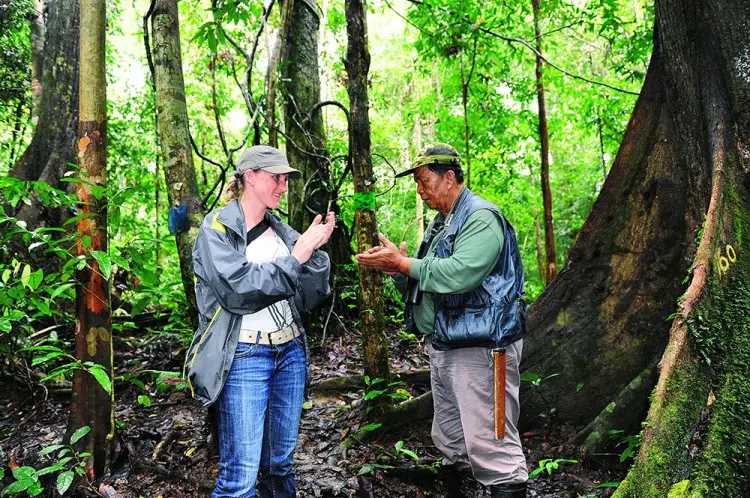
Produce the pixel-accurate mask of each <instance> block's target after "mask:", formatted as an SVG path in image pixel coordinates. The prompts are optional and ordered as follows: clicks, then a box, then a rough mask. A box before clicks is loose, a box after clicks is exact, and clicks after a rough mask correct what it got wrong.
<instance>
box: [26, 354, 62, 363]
mask: <svg viewBox="0 0 750 498" xmlns="http://www.w3.org/2000/svg"><path fill="white" fill-rule="evenodd" d="M62 355H63V354H62V353H58V352H55V351H53V352H51V353H47V354H46V355H44V356H36V357H34V359H33V360H31V366H32V367H35V366H37V365H40V364H42V363H45V362H48V361H49V360H52V359H54V358H59V357H60V356H62Z"/></svg>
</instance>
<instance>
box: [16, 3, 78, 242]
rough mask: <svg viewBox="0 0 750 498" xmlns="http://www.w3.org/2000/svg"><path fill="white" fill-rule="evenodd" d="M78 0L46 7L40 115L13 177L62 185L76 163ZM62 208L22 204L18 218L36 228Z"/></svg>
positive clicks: (56, 218)
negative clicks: (69, 166) (53, 209)
mask: <svg viewBox="0 0 750 498" xmlns="http://www.w3.org/2000/svg"><path fill="white" fill-rule="evenodd" d="M78 5H79V4H78V0H58V1H55V2H50V3H49V4H48V5H47V6H46V10H47V33H46V40H45V44H44V52H45V61H44V63H43V69H42V85H41V86H42V88H43V89H44V91H43V94H42V97H41V104H40V105H39V119H38V121H37V125H36V128H35V129H34V136H33V137H32V139H31V143H30V144H29V146H28V147H27V148H26V150H25V151H24V153H23V154H22V155H21V157H20V158H19V159H18V161H17V162H16V164H15V166H14V167H13V169H12V170H11V171H10V173H9V176H12V177H15V178H19V179H21V180H42V181H45V182H47V183H49V184H50V186H52V187H54V188H57V189H62V188H63V185H62V183H61V182H60V179H61V178H62V177H63V175H64V174H65V173H66V172H67V171H68V164H69V163H75V143H76V139H77V136H78V83H79V82H78V43H79V40H78V25H79V17H78ZM61 216H62V215H61V212H60V211H59V210H56V211H47V210H46V209H45V208H44V206H42V204H41V203H39V202H32V203H31V205H26V204H23V203H22V204H20V206H19V208H18V210H17V212H16V213H15V217H16V218H18V219H19V220H23V221H25V222H26V223H27V227H28V228H29V229H33V228H35V227H37V226H39V224H40V223H41V222H44V223H46V224H48V225H50V226H60V225H61V224H62V219H61Z"/></svg>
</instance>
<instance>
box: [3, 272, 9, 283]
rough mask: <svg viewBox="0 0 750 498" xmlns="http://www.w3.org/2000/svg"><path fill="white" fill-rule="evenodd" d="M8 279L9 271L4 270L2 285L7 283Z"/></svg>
mask: <svg viewBox="0 0 750 498" xmlns="http://www.w3.org/2000/svg"><path fill="white" fill-rule="evenodd" d="M9 278H10V269H9V268H6V269H5V271H4V272H3V283H7V282H8V279H9Z"/></svg>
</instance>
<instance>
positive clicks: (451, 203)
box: [357, 144, 528, 498]
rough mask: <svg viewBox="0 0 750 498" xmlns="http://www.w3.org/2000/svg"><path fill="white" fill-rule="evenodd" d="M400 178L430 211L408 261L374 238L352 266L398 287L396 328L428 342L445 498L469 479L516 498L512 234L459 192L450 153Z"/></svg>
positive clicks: (444, 149)
mask: <svg viewBox="0 0 750 498" xmlns="http://www.w3.org/2000/svg"><path fill="white" fill-rule="evenodd" d="M410 173H413V176H414V181H415V182H416V183H417V193H418V194H419V195H420V197H421V198H422V200H423V201H424V202H425V203H426V204H427V205H428V206H429V207H430V208H432V209H436V210H437V211H438V214H437V216H436V217H435V219H434V220H433V221H432V223H431V224H430V226H429V228H428V230H427V235H426V236H425V240H424V241H423V242H422V245H421V246H420V249H419V251H418V252H417V255H416V257H414V258H409V257H407V255H406V243H404V242H402V243H401V247H400V248H398V247H396V246H395V245H394V244H393V243H391V242H390V241H389V240H388V239H387V238H386V237H385V236H383V235H382V234H380V235H379V238H380V241H381V242H382V243H383V245H382V246H378V247H374V248H372V249H371V250H370V251H368V252H367V253H364V254H359V255H357V262H358V263H359V264H361V265H365V266H370V267H373V268H376V269H379V270H382V271H384V272H386V273H388V274H389V275H391V276H393V277H394V279H395V281H396V283H397V285H399V286H400V287H402V289H403V288H404V287H406V291H405V301H406V303H407V307H406V326H407V328H409V329H413V328H416V329H417V330H418V331H419V332H421V333H422V334H425V335H428V336H429V338H428V340H426V341H425V342H426V349H427V352H428V354H429V356H430V371H431V383H432V394H433V400H434V408H435V416H434V419H433V424H432V440H433V442H434V443H435V446H436V447H437V448H438V449H439V450H440V451H441V452H442V453H443V455H444V458H443V465H444V468H445V470H446V472H447V473H448V475H449V476H451V477H450V478H448V479H447V480H446V487H447V488H449V489H448V491H449V494H450V495H451V496H471V495H472V494H473V493H472V492H471V491H469V489H468V487H467V486H462V485H460V484H459V483H460V482H462V481H465V479H462V478H458V476H460V475H461V474H464V475H466V473H470V474H471V475H473V477H474V479H476V480H477V481H479V482H480V483H482V484H484V485H485V486H487V487H488V488H489V490H490V493H491V496H492V497H493V498H520V497H525V496H526V481H527V479H528V473H527V470H526V460H525V458H524V454H523V449H522V448H521V441H520V437H519V434H518V429H517V427H516V424H517V421H518V414H519V402H518V391H519V386H520V373H519V368H518V366H519V363H520V361H521V349H522V345H523V339H522V336H523V334H524V332H525V315H524V313H525V304H524V303H523V268H522V266H521V258H520V255H519V251H518V244H517V242H516V235H515V231H514V230H513V227H512V226H511V225H510V224H509V223H508V222H507V220H506V219H505V217H504V216H503V215H502V213H500V211H499V210H498V209H497V207H495V206H494V205H493V204H491V203H489V202H487V201H485V200H484V199H482V198H481V197H479V196H478V195H476V194H474V193H472V192H471V191H470V190H469V189H468V188H466V186H465V185H464V183H463V176H464V175H463V170H462V169H461V162H460V156H459V155H458V152H457V151H456V149H455V148H453V147H452V146H450V145H448V144H435V145H428V146H427V147H425V148H424V149H422V151H420V153H419V155H418V156H417V158H416V160H415V162H414V164H413V165H412V167H411V168H409V169H408V170H406V171H404V172H402V173H400V174H398V175H397V177H402V176H406V175H408V174H410ZM502 373H505V382H504V385H503V380H502ZM495 393H497V396H496V394H495ZM503 398H504V402H503ZM503 422H504V424H505V427H504V431H503V427H502V425H503ZM475 487H476V486H475Z"/></svg>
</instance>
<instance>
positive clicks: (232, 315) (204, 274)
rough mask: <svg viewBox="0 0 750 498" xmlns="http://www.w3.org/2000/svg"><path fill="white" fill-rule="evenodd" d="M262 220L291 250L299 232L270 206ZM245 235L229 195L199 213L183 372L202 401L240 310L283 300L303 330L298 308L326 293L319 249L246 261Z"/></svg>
mask: <svg viewBox="0 0 750 498" xmlns="http://www.w3.org/2000/svg"><path fill="white" fill-rule="evenodd" d="M265 219H266V221H267V222H268V224H269V225H271V227H272V228H273V229H274V231H275V232H276V234H277V235H278V236H279V237H280V238H281V240H283V241H284V243H285V244H286V246H287V247H288V248H289V252H291V251H292V248H293V247H294V244H295V243H296V242H297V239H298V238H299V233H297V232H296V231H295V230H293V229H292V228H291V227H290V226H289V225H287V224H286V223H284V222H283V221H281V219H280V218H279V217H278V216H276V215H274V214H272V213H271V212H270V211H267V212H266V215H265ZM246 237H247V227H246V226H245V216H244V213H243V212H242V207H241V206H240V203H239V201H237V200H234V201H231V202H230V203H228V204H227V205H226V206H224V207H222V208H219V209H215V210H214V211H211V212H210V213H209V214H208V215H207V216H206V217H205V219H204V220H203V223H202V224H201V227H200V230H199V232H198V237H197V238H196V241H195V247H194V248H193V264H194V271H195V279H196V280H195V294H196V298H197V300H198V311H199V315H200V316H199V318H200V320H199V326H198V330H196V331H195V336H194V337H193V342H192V343H191V344H190V347H189V348H188V352H187V356H186V358H185V370H184V377H185V380H186V381H187V384H188V386H189V388H190V391H191V393H192V395H193V397H195V399H197V400H198V401H200V402H201V403H202V404H203V405H204V406H209V405H211V404H213V403H214V402H215V401H216V400H217V399H218V397H219V394H220V393H221V390H222V388H223V387H224V382H225V381H226V379H227V376H228V375H229V369H230V367H231V366H232V360H233V358H234V352H235V348H236V347H237V339H238V338H239V333H240V324H241V323H242V315H245V314H248V313H255V312H257V311H260V310H261V309H263V308H265V307H267V306H270V305H271V304H273V303H275V302H278V301H281V300H282V299H286V300H287V301H288V303H289V306H290V307H291V309H292V315H293V316H294V321H295V323H296V324H297V326H298V327H299V328H300V330H302V331H303V334H304V329H303V327H302V319H301V317H300V313H301V312H302V311H303V310H308V309H311V308H314V307H316V306H318V305H320V304H321V303H322V302H323V301H324V300H325V299H326V297H328V295H329V294H330V292H331V288H330V285H329V274H330V268H331V265H330V261H329V259H328V255H327V254H326V253H325V252H323V251H320V250H317V251H315V252H314V253H313V254H312V256H311V257H310V259H309V260H308V261H307V262H306V263H305V264H304V265H300V264H299V262H298V261H297V259H296V258H295V257H294V256H287V257H284V258H279V259H276V260H274V261H272V262H268V263H260V264H257V263H250V262H249V261H248V260H247V258H246V257H245V247H246V245H247V244H246Z"/></svg>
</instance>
